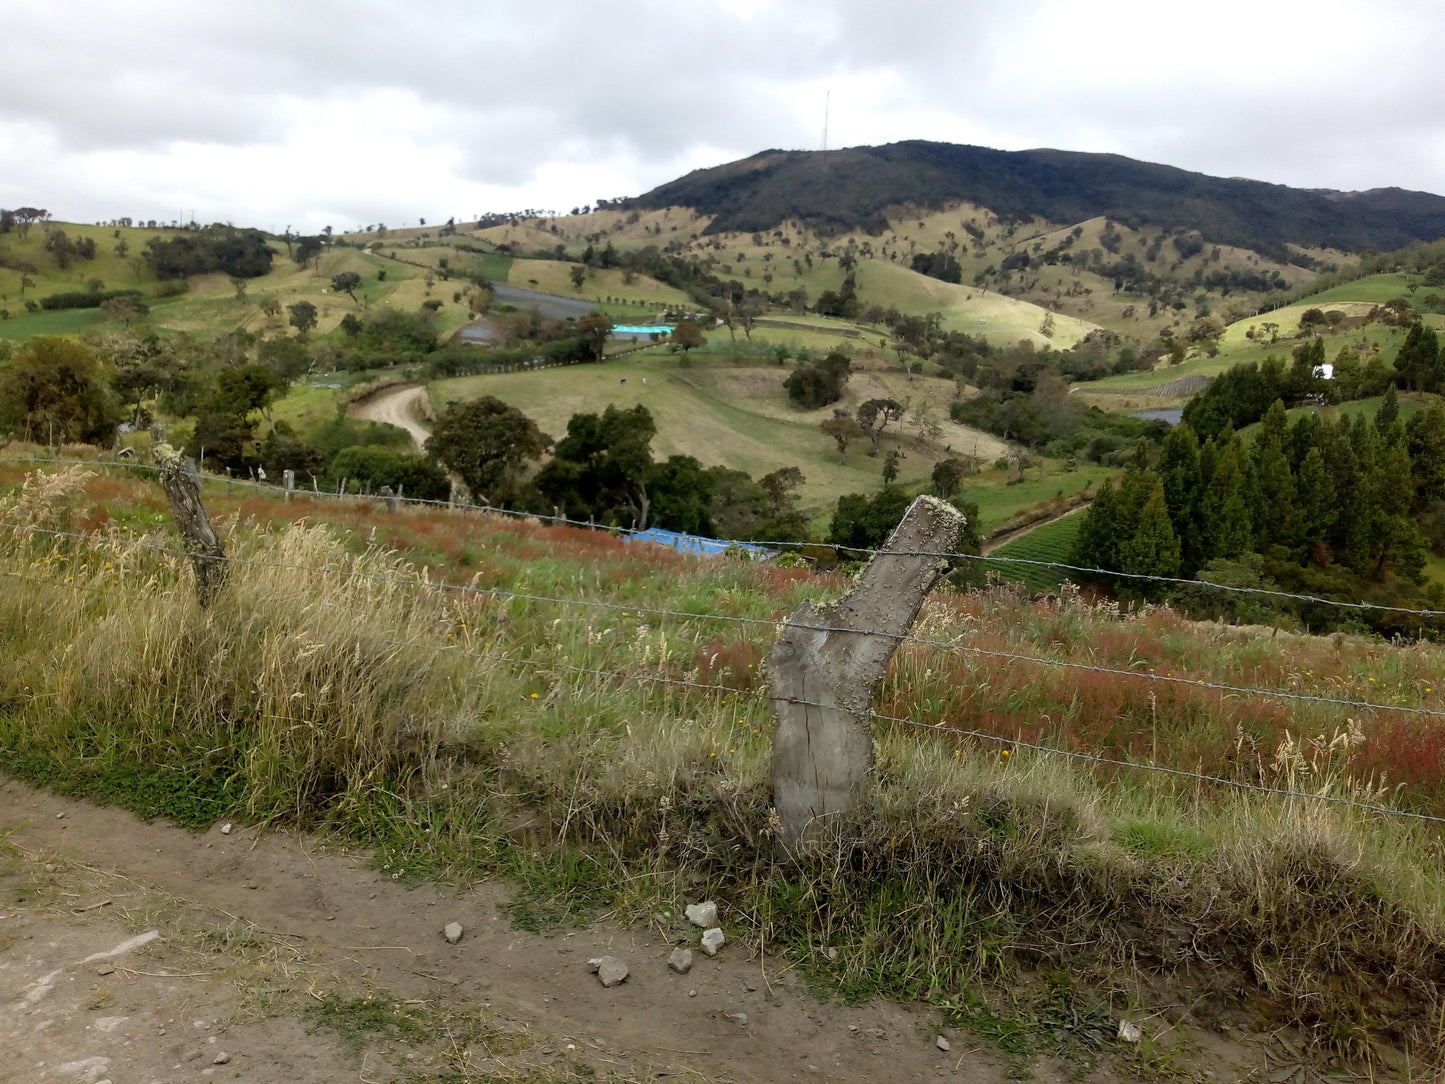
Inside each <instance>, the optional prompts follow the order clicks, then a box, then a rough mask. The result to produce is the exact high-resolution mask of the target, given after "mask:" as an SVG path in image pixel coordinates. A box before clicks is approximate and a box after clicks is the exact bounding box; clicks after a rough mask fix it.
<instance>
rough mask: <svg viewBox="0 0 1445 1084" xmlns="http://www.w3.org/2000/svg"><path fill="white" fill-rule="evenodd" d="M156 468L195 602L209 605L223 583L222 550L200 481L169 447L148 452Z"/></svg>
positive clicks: (224, 572)
mask: <svg viewBox="0 0 1445 1084" xmlns="http://www.w3.org/2000/svg"><path fill="white" fill-rule="evenodd" d="M152 455H153V457H154V459H155V461H156V465H157V466H158V467H159V468H160V479H161V487H162V488H163V489H165V491H166V497H167V499H168V500H169V501H170V503H171V515H172V516H174V517H175V521H176V527H177V528H178V529H179V530H180V532H181V538H182V540H183V541H184V542H185V547H186V553H188V554H189V555H190V558H191V567H192V568H193V569H194V570H195V573H196V601H197V602H199V603H200V604H201V605H202V606H208V605H210V602H211V600H212V599H213V598H215V597H216V593H217V592H218V591H220V589H221V587H222V585H223V584H225V582H226V570H227V566H226V551H225V550H224V549H222V548H221V540H220V539H219V538H217V537H216V532H215V529H214V528H213V527H212V526H211V521H210V519H209V517H207V515H206V509H205V507H204V506H203V505H202V504H201V481H200V478H199V477H198V476H197V474H196V466H195V464H194V463H193V462H191V461H189V460H187V459H185V458H183V457H182V455H181V453H180V452H178V451H176V450H175V449H174V448H172V447H171V446H170V445H169V444H162V445H160V446H159V447H157V448H155V449H153V450H152Z"/></svg>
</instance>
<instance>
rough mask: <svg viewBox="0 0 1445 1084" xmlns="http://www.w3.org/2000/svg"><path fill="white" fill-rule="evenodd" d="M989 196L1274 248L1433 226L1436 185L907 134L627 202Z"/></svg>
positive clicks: (716, 210) (1008, 204)
mask: <svg viewBox="0 0 1445 1084" xmlns="http://www.w3.org/2000/svg"><path fill="white" fill-rule="evenodd" d="M958 201H963V202H968V203H973V204H976V205H978V206H981V207H987V208H988V209H989V210H991V211H993V212H994V213H995V214H996V215H998V216H999V217H1000V218H1002V219H1005V220H1009V219H1015V220H1025V219H1028V218H1031V217H1034V216H1037V217H1041V218H1045V219H1048V220H1049V221H1052V222H1080V221H1084V220H1086V219H1089V218H1094V217H1097V216H1101V215H1102V216H1107V217H1109V218H1111V219H1114V220H1116V221H1118V222H1120V223H1123V224H1125V225H1128V226H1131V227H1134V228H1140V227H1145V226H1148V227H1152V228H1156V229H1164V230H1170V229H1185V230H1199V231H1200V233H1201V234H1202V236H1203V238H1204V240H1205V241H1208V242H1212V243H1217V244H1235V245H1241V246H1244V247H1248V248H1252V249H1255V250H1257V251H1260V252H1265V253H1270V254H1272V255H1283V253H1284V251H1285V246H1286V245H1289V244H1296V245H1301V246H1307V247H1316V248H1334V249H1339V250H1342V251H1346V252H1359V251H1362V250H1365V249H1381V250H1383V249H1394V248H1400V247H1402V246H1404V245H1407V244H1409V243H1410V242H1412V241H1420V240H1433V239H1435V238H1437V237H1441V236H1445V197H1441V196H1437V195H1433V194H1431V193H1428V192H1409V191H1405V190H1404V189H1399V188H1383V189H1372V190H1370V191H1367V192H1335V191H1329V190H1321V189H1299V188H1290V187H1288V186H1286V185H1280V184H1270V183H1267V182H1264V181H1252V180H1246V179H1242V178H1223V177H1211V176H1208V175H1206V174H1203V173H1193V172H1190V171H1188V170H1184V169H1178V168H1175V167H1173V166H1166V165H1158V164H1154V163H1149V162H1140V161H1136V160H1134V159H1131V158H1125V157H1123V156H1121V155H1116V154H1086V153H1080V152H1072V151H1059V150H1028V151H998V150H991V149H989V148H987V147H973V146H963V145H957V144H950V143H933V142H927V141H923V140H911V141H908V142H902V143H891V144H888V145H886V146H881V147H853V148H848V149H846V150H836V151H780V150H769V151H762V152H760V153H758V154H755V155H752V156H751V157H749V158H744V159H741V160H739V161H736V162H730V163H727V164H726V165H722V166H717V167H714V168H712V169H701V170H694V171H693V172H691V173H689V174H687V175H686V176H684V177H681V178H678V179H677V180H675V181H671V182H669V183H667V184H664V185H661V186H660V187H658V188H655V189H653V190H652V191H651V192H648V193H645V194H644V195H641V196H638V197H636V198H635V199H632V200H628V201H626V203H625V206H630V207H635V208H638V209H642V210H651V209H658V208H662V207H668V206H681V207H688V208H692V209H694V210H696V211H698V212H700V213H703V214H708V215H712V216H714V217H713V219H712V221H711V223H710V224H709V225H708V227H707V232H709V233H724V232H729V231H741V232H748V231H754V230H768V229H772V228H774V227H776V226H778V225H780V224H781V223H783V222H785V221H787V220H789V219H794V220H797V221H799V222H802V223H804V224H806V225H808V226H810V227H812V228H814V229H816V230H819V231H820V232H824V233H826V232H837V231H843V230H850V229H858V228H865V229H873V230H881V229H883V228H885V227H886V220H885V219H884V217H883V216H884V212H885V211H886V209H887V208H889V207H894V206H898V205H900V204H915V205H920V206H926V207H940V206H942V205H944V204H947V203H951V202H958Z"/></svg>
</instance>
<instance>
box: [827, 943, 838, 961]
mask: <svg viewBox="0 0 1445 1084" xmlns="http://www.w3.org/2000/svg"><path fill="white" fill-rule="evenodd" d="M824 955H825V956H827V957H828V959H830V960H836V959H837V958H838V950H837V949H835V948H834V947H833V946H832V945H829V946H828V948H827V950H826V951H825V953H824Z"/></svg>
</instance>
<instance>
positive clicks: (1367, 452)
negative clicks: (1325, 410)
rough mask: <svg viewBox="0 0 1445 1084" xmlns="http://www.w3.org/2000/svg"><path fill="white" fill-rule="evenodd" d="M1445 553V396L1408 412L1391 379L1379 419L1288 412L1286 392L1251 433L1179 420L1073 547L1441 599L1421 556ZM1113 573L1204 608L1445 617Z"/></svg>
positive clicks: (1227, 612) (1411, 601)
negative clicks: (1211, 429) (1202, 433)
mask: <svg viewBox="0 0 1445 1084" xmlns="http://www.w3.org/2000/svg"><path fill="white" fill-rule="evenodd" d="M1430 552H1435V553H1445V406H1442V404H1441V403H1440V402H1439V401H1437V402H1436V403H1434V404H1433V405H1432V406H1431V407H1430V409H1429V410H1427V411H1422V412H1421V413H1419V414H1416V415H1415V416H1414V417H1412V418H1411V419H1410V420H1409V421H1408V422H1403V421H1401V419H1400V416H1399V410H1398V404H1397V401H1396V397H1395V392H1394V389H1393V388H1391V389H1389V390H1388V391H1387V393H1386V396H1385V400H1384V402H1383V404H1382V405H1381V407H1380V409H1379V411H1378V412H1377V413H1376V414H1375V416H1374V417H1373V419H1371V418H1368V417H1366V416H1365V415H1364V414H1357V415H1355V416H1354V417H1353V418H1350V417H1346V416H1341V417H1340V418H1339V420H1338V421H1336V422H1327V421H1325V420H1324V419H1322V418H1321V417H1320V416H1319V415H1318V414H1314V413H1310V414H1305V415H1303V416H1301V417H1299V418H1298V419H1297V420H1296V421H1294V422H1293V423H1290V422H1289V420H1288V417H1287V415H1286V412H1285V408H1284V404H1283V403H1282V402H1281V401H1279V400H1276V401H1275V402H1274V404H1273V405H1271V406H1270V408H1269V410H1268V411H1267V412H1266V414H1265V416H1264V418H1263V420H1262V422H1261V423H1260V426H1259V429H1258V431H1257V433H1256V434H1255V436H1254V438H1253V440H1251V441H1248V442H1246V441H1245V440H1243V439H1242V438H1241V437H1240V435H1239V434H1238V433H1236V432H1235V431H1234V430H1233V429H1231V428H1229V427H1228V426H1226V427H1225V428H1224V429H1222V430H1221V431H1220V432H1218V433H1217V434H1215V435H1214V436H1211V437H1208V438H1206V439H1205V440H1203V441H1202V442H1201V441H1200V439H1199V437H1198V435H1197V434H1196V433H1195V431H1194V429H1193V428H1192V427H1191V426H1190V425H1188V424H1181V425H1179V426H1177V427H1176V428H1175V429H1173V430H1172V431H1171V432H1170V434H1169V436H1168V437H1167V438H1166V439H1165V441H1164V443H1163V445H1162V446H1161V448H1160V449H1159V454H1158V456H1157V459H1156V460H1155V461H1154V462H1152V463H1151V462H1150V461H1149V458H1148V457H1147V455H1145V454H1144V453H1143V452H1142V451H1141V452H1140V453H1138V454H1137V455H1136V458H1135V460H1134V462H1133V463H1132V464H1131V466H1130V467H1129V469H1128V471H1127V472H1126V473H1125V475H1124V477H1123V480H1122V482H1121V483H1120V485H1119V486H1118V487H1117V488H1116V487H1115V486H1114V485H1113V483H1112V482H1106V483H1105V484H1104V486H1102V487H1101V488H1100V490H1099V493H1098V495H1097V497H1096V498H1095V499H1094V503H1093V504H1092V505H1091V506H1090V509H1089V511H1088V513H1087V514H1086V516H1085V518H1084V521H1083V523H1082V524H1081V526H1080V529H1079V534H1078V537H1077V539H1076V542H1075V546H1074V550H1073V552H1072V554H1071V556H1070V561H1071V562H1072V563H1074V564H1078V565H1081V566H1084V567H1088V568H1101V569H1107V570H1111V571H1118V572H1124V573H1129V574H1132V575H1135V576H1142V577H1151V576H1157V577H1179V578H1183V579H1195V578H1197V579H1199V580H1206V581H1210V582H1212V583H1218V584H1223V585H1226V586H1232V587H1240V588H1263V589H1266V590H1273V591H1282V592H1288V593H1293V594H1298V595H1313V596H1319V597H1323V598H1338V599H1346V600H1350V601H1353V602H1358V601H1365V602H1369V603H1373V604H1376V605H1380V606H1399V607H1408V608H1428V609H1438V608H1441V606H1442V604H1445V592H1442V590H1441V588H1440V587H1439V586H1438V585H1436V584H1432V583H1429V582H1427V581H1426V579H1425V577H1424V574H1423V570H1424V564H1425V559H1426V555H1427V554H1428V553H1430ZM1103 582H1104V583H1105V584H1107V585H1108V586H1109V587H1111V588H1112V589H1114V590H1117V591H1118V592H1119V593H1121V594H1123V595H1126V596H1132V597H1142V598H1151V599H1169V600H1171V601H1173V602H1175V603H1177V604H1179V605H1181V606H1183V607H1184V608H1186V609H1187V610H1189V611H1190V612H1192V613H1195V614H1198V615H1201V616H1211V617H1220V618H1227V619H1233V620H1264V619H1266V618H1268V619H1271V620H1273V619H1278V618H1279V617H1281V616H1288V617H1290V618H1292V619H1293V620H1295V621H1297V622H1298V623H1299V624H1300V625H1301V626H1303V627H1305V628H1308V629H1310V630H1312V631H1324V630H1329V629H1336V628H1369V629H1372V630H1373V631H1376V632H1380V633H1383V634H1393V633H1397V632H1398V633H1405V634H1410V635H1414V634H1418V633H1421V632H1424V633H1427V634H1429V635H1433V636H1438V635H1441V634H1442V633H1445V625H1441V624H1439V623H1438V622H1435V621H1433V620H1426V619H1423V618H1418V617H1416V616H1414V615H1409V614H1404V613H1400V612H1397V611H1391V610H1368V609H1365V610H1341V609H1339V608H1337V607H1331V606H1328V605H1324V604H1320V603H1313V602H1310V601H1308V600H1306V599H1302V598H1296V599H1291V598H1278V599H1269V598H1268V597H1267V596H1257V595H1249V594H1239V593H1231V592H1225V591H1215V590H1211V589H1209V588H1205V587H1197V588H1195V587H1188V586H1183V587H1181V586H1179V585H1171V584H1168V583H1162V582H1155V581H1150V580H1147V579H1145V580H1118V579H1114V578H1111V577H1104V578H1103Z"/></svg>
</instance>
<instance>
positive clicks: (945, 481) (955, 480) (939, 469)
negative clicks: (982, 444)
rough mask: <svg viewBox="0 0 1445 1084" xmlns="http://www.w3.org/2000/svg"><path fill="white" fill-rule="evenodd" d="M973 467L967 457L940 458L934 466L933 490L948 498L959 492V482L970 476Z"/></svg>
mask: <svg viewBox="0 0 1445 1084" xmlns="http://www.w3.org/2000/svg"><path fill="white" fill-rule="evenodd" d="M972 469H973V468H972V465H971V464H970V463H969V461H968V460H967V459H957V458H951V459H940V460H939V461H938V462H937V463H936V464H934V467H933V474H932V479H933V491H934V492H935V493H937V494H938V495H939V496H940V497H942V498H943V499H944V500H948V499H949V498H950V497H952V496H953V495H954V494H955V493H957V492H958V487H959V483H961V482H962V481H963V479H965V478H966V477H968V475H969V473H970V472H971V470H972Z"/></svg>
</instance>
